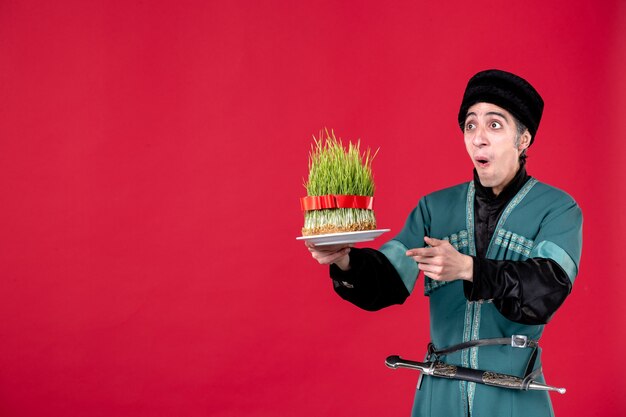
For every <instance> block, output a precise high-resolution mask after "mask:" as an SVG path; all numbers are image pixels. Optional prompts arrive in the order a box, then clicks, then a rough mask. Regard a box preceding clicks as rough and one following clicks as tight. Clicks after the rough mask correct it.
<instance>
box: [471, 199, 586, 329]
mask: <svg viewBox="0 0 626 417" xmlns="http://www.w3.org/2000/svg"><path fill="white" fill-rule="evenodd" d="M581 249H582V214H581V211H580V208H579V207H578V206H577V205H576V203H575V202H574V201H573V200H571V198H570V200H569V202H568V203H567V204H562V205H561V206H559V207H558V208H557V209H555V210H552V211H550V213H549V214H548V215H547V216H546V217H545V218H544V219H543V222H542V224H541V228H540V231H539V233H538V235H537V238H536V240H535V244H534V247H533V250H532V251H531V253H530V257H529V258H528V259H526V260H524V261H496V260H492V259H485V258H474V281H473V282H472V283H470V282H465V283H464V290H465V296H466V298H467V299H468V300H470V301H478V300H493V303H494V305H495V306H496V308H497V309H498V310H499V311H500V313H502V315H503V316H505V317H506V318H508V319H509V320H512V321H515V322H518V323H524V324H545V323H547V322H548V321H549V320H550V319H551V318H552V316H553V315H554V313H555V312H556V310H557V309H558V308H559V307H560V306H561V305H562V304H563V302H564V301H565V298H566V297H567V296H568V295H569V294H570V292H571V290H572V284H573V283H574V279H575V278H576V275H577V273H578V265H579V262H580V255H581Z"/></svg>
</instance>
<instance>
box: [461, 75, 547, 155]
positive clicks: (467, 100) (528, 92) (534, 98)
mask: <svg viewBox="0 0 626 417" xmlns="http://www.w3.org/2000/svg"><path fill="white" fill-rule="evenodd" d="M481 102H484V103H491V104H495V105H496V106H499V107H502V108H503V109H505V110H507V111H508V112H509V113H511V114H512V115H513V116H515V118H516V119H517V120H519V121H520V122H521V123H522V124H524V126H526V127H527V128H528V131H529V132H530V134H531V135H532V138H531V140H530V144H531V145H532V143H533V141H534V140H535V134H536V133H537V128H538V127H539V121H540V120H541V114H542V113H543V99H542V98H541V96H540V95H539V93H538V92H537V90H535V89H534V88H533V86H532V85H530V83H529V82H528V81H526V80H525V79H523V78H521V77H518V76H517V75H515V74H511V73H510V72H506V71H501V70H497V69H490V70H486V71H481V72H479V73H478V74H476V75H474V76H473V77H472V78H470V80H469V82H468V83H467V88H466V89H465V94H464V95H463V101H462V102H461V109H460V110H459V126H460V127H461V130H464V128H465V117H466V116H467V110H468V109H469V108H470V107H471V106H473V105H474V104H476V103H481Z"/></svg>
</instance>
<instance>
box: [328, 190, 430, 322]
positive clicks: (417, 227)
mask: <svg viewBox="0 0 626 417" xmlns="http://www.w3.org/2000/svg"><path fill="white" fill-rule="evenodd" d="M429 221H430V215H429V211H428V207H427V203H426V199H425V198H423V199H421V200H420V202H419V204H418V205H417V207H415V209H413V211H412V212H411V213H410V214H409V216H408V218H407V220H406V222H405V224H404V227H403V228H402V230H401V231H400V233H398V234H397V235H396V236H395V237H394V238H393V239H391V240H390V241H388V242H387V243H385V244H384V245H383V246H381V248H380V250H375V249H369V248H366V249H357V248H352V249H351V250H350V270H348V271H342V270H341V269H339V268H338V267H337V266H336V265H331V267H330V276H331V278H332V279H333V284H334V288H335V292H336V293H337V294H339V296H340V297H341V298H343V299H344V300H347V301H349V302H351V303H352V304H354V305H356V306H358V307H360V308H362V309H364V310H368V311H375V310H380V309H381V308H384V307H388V306H390V305H394V304H402V303H403V302H404V300H406V298H407V297H408V296H409V295H410V294H411V292H412V291H413V288H414V286H415V282H416V280H417V275H418V272H419V270H418V267H417V263H415V261H414V260H413V259H411V258H409V257H407V256H406V251H407V249H408V248H415V247H423V246H424V235H425V233H426V232H427V230H428V224H429Z"/></svg>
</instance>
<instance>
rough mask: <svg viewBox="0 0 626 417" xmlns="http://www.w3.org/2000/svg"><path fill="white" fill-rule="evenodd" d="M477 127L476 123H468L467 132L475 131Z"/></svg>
mask: <svg viewBox="0 0 626 417" xmlns="http://www.w3.org/2000/svg"><path fill="white" fill-rule="evenodd" d="M475 127H476V125H474V123H468V124H466V125H465V130H473V129H474V128H475Z"/></svg>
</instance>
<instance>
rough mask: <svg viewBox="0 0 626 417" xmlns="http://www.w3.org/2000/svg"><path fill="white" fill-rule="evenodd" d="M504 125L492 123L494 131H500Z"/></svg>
mask: <svg viewBox="0 0 626 417" xmlns="http://www.w3.org/2000/svg"><path fill="white" fill-rule="evenodd" d="M501 127H502V125H501V124H500V123H499V122H491V128H492V129H500V128H501Z"/></svg>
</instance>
